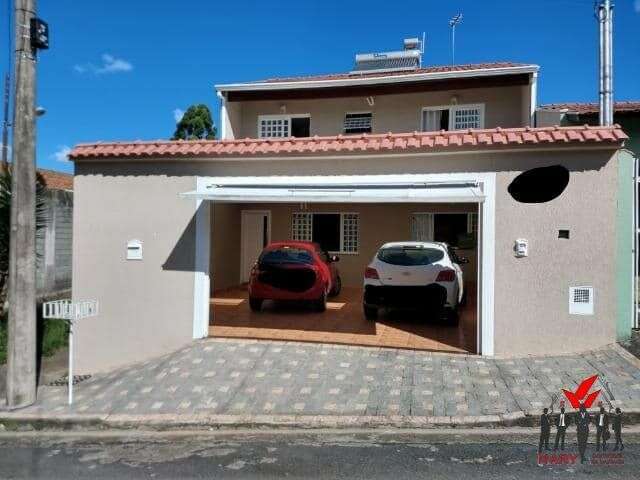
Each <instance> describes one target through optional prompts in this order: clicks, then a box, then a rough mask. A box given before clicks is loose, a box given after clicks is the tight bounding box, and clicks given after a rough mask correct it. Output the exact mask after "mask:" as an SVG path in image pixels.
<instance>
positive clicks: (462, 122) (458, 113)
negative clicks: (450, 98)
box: [422, 104, 484, 132]
mask: <svg viewBox="0 0 640 480" xmlns="http://www.w3.org/2000/svg"><path fill="white" fill-rule="evenodd" d="M467 128H484V105H482V104H479V105H451V106H446V107H425V108H423V109H422V131H423V132H435V131H438V130H462V129H467Z"/></svg>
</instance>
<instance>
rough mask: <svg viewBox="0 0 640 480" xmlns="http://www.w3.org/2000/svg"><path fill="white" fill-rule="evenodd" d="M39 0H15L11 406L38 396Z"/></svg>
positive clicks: (9, 369) (16, 405) (9, 372)
mask: <svg viewBox="0 0 640 480" xmlns="http://www.w3.org/2000/svg"><path fill="white" fill-rule="evenodd" d="M35 8H36V2H35V0H15V47H16V58H15V75H14V78H15V92H16V93H15V101H14V121H13V165H12V183H11V188H12V191H11V240H10V247H9V328H8V354H7V406H8V407H9V408H19V407H24V406H27V405H31V404H32V403H34V402H35V400H36V288H35V287H36V261H35V260H36V255H35V239H36V232H35V223H36V218H35V216H36V207H35V197H36V191H35V186H36V170H35V144H36V138H35V132H36V125H35V90H36V89H35V86H36V62H35V51H34V50H33V49H32V47H31V35H30V22H31V19H32V18H33V17H34V16H35V13H34V12H35Z"/></svg>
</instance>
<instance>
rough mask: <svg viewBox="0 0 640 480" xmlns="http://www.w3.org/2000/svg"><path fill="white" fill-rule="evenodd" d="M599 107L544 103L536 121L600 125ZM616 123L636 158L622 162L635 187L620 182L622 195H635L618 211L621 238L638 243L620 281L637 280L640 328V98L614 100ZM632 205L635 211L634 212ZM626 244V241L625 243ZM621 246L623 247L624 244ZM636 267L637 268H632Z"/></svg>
mask: <svg viewBox="0 0 640 480" xmlns="http://www.w3.org/2000/svg"><path fill="white" fill-rule="evenodd" d="M599 112H600V107H599V104H598V103H552V104H548V105H541V106H540V108H539V109H538V111H537V112H536V123H537V125H538V126H540V127H545V126H550V125H562V126H571V125H597V124H598V120H599V118H598V117H599ZM613 122H614V123H615V124H617V125H620V127H622V130H624V132H625V133H626V134H627V135H628V136H629V139H628V140H627V141H626V142H625V148H626V149H628V150H629V151H630V152H631V154H632V155H633V157H635V165H634V163H633V162H632V161H627V162H622V163H621V164H620V176H621V179H622V178H629V177H635V178H636V182H635V188H634V187H633V186H632V185H630V184H629V183H628V182H621V186H622V188H623V189H624V190H622V191H621V192H619V193H620V195H621V196H623V197H628V196H629V195H631V196H634V197H635V201H634V202H633V203H632V204H631V205H629V206H628V209H627V210H622V209H621V210H619V221H620V223H621V224H620V226H619V229H618V235H619V238H620V239H624V238H625V237H626V236H629V235H630V236H632V237H633V238H634V241H635V244H634V245H633V248H634V252H635V262H626V261H625V260H624V259H621V264H620V265H619V269H618V282H621V283H622V282H624V280H623V279H624V278H627V277H628V275H632V276H633V279H634V285H633V291H634V292H635V299H634V303H635V309H634V311H635V312H636V314H635V319H634V323H633V326H634V327H635V328H638V327H640V315H639V314H640V311H639V310H638V306H639V304H640V298H639V297H638V286H637V282H638V276H639V274H640V273H639V266H640V254H639V253H638V250H639V249H638V245H640V230H638V228H639V227H640V194H639V190H638V188H639V187H638V164H640V101H621V102H615V103H614V113H613ZM633 205H635V206H636V210H635V211H633ZM623 243H625V244H626V242H623ZM621 248H622V247H621ZM633 266H635V270H634V269H633V268H634V267H633Z"/></svg>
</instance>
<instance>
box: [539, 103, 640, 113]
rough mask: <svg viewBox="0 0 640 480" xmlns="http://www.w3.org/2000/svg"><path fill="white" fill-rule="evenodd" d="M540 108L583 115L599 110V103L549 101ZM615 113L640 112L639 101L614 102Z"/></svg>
mask: <svg viewBox="0 0 640 480" xmlns="http://www.w3.org/2000/svg"><path fill="white" fill-rule="evenodd" d="M540 110H546V111H551V112H559V111H562V110H567V111H569V112H573V113H579V114H583V115H590V114H596V113H598V112H599V111H600V105H599V104H598V103H596V102H593V103H550V104H548V105H541V106H540ZM614 111H615V113H640V101H637V102H636V101H624V102H614Z"/></svg>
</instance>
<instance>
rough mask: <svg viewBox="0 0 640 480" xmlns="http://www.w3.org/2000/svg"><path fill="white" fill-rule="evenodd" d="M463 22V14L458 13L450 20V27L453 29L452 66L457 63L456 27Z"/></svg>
mask: <svg viewBox="0 0 640 480" xmlns="http://www.w3.org/2000/svg"><path fill="white" fill-rule="evenodd" d="M461 22H462V13H458V14H457V15H454V16H453V18H452V19H451V20H449V26H450V27H451V64H452V65H455V63H456V25H458V24H459V23H461Z"/></svg>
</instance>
